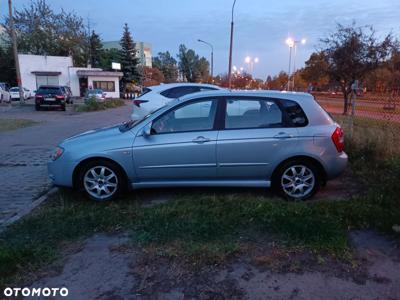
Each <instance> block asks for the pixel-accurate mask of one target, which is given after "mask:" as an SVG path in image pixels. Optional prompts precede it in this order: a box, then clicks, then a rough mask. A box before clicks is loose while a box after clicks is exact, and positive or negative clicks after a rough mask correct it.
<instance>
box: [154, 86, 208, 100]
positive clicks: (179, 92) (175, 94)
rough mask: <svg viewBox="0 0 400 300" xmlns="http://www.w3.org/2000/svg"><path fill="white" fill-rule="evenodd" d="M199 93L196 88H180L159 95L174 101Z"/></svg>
mask: <svg viewBox="0 0 400 300" xmlns="http://www.w3.org/2000/svg"><path fill="white" fill-rule="evenodd" d="M197 92H200V88H199V87H197V86H180V87H175V88H172V89H168V90H165V91H163V92H162V93H160V94H161V95H163V96H164V97H167V98H170V99H176V98H179V97H182V96H185V95H188V94H192V93H197Z"/></svg>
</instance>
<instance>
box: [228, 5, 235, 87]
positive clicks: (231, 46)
mask: <svg viewBox="0 0 400 300" xmlns="http://www.w3.org/2000/svg"><path fill="white" fill-rule="evenodd" d="M235 4H236V0H234V1H233V5H232V19H231V40H230V45H229V68H228V87H229V88H231V84H232V48H233V12H234V9H235Z"/></svg>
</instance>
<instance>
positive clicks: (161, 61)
mask: <svg viewBox="0 0 400 300" xmlns="http://www.w3.org/2000/svg"><path fill="white" fill-rule="evenodd" d="M176 64H177V62H176V60H175V58H173V57H172V56H171V54H170V53H169V52H168V51H167V52H159V53H158V56H156V57H154V58H153V67H155V68H157V69H159V70H160V71H161V72H162V73H163V75H164V81H165V82H166V83H170V82H176V81H177V80H178V67H177V65H176Z"/></svg>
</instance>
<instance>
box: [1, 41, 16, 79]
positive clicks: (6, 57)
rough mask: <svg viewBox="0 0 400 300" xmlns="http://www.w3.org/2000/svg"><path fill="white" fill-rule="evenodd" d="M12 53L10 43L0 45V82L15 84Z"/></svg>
mask: <svg viewBox="0 0 400 300" xmlns="http://www.w3.org/2000/svg"><path fill="white" fill-rule="evenodd" d="M16 79H17V74H16V71H15V63H14V55H13V51H12V48H11V46H10V45H8V46H7V47H4V48H2V47H0V82H7V83H8V84H10V85H12V86H15V85H16V84H17V80H16Z"/></svg>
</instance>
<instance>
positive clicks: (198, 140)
mask: <svg viewBox="0 0 400 300" xmlns="http://www.w3.org/2000/svg"><path fill="white" fill-rule="evenodd" d="M209 141H210V139H208V138H205V137H204V136H198V137H197V138H195V139H194V140H192V142H193V143H196V144H204V143H207V142H209Z"/></svg>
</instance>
